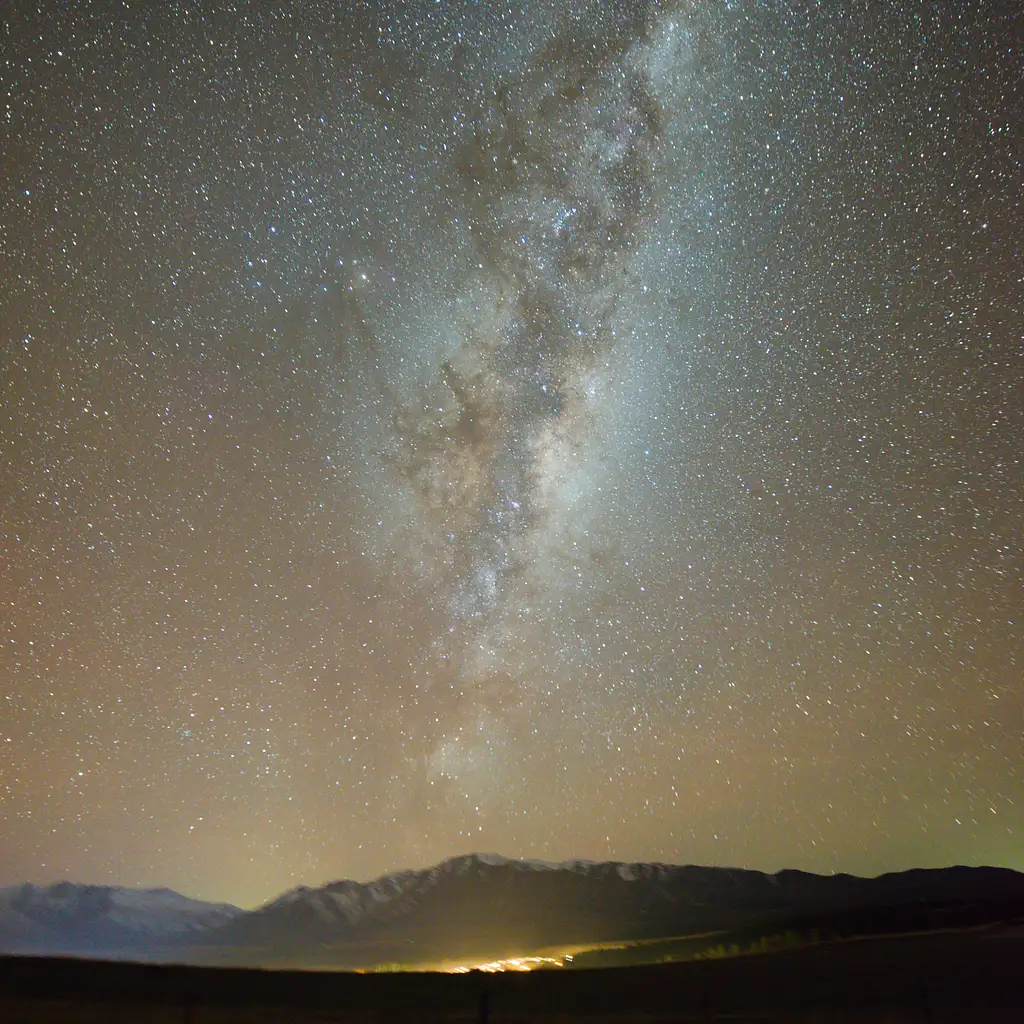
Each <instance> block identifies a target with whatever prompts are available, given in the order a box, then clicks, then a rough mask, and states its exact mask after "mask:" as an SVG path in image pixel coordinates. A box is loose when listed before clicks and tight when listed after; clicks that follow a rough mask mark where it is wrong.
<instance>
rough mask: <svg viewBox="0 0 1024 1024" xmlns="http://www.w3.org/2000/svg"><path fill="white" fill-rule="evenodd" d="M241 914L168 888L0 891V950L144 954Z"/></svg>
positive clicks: (67, 885)
mask: <svg viewBox="0 0 1024 1024" xmlns="http://www.w3.org/2000/svg"><path fill="white" fill-rule="evenodd" d="M241 913H243V911H241V910H239V908H238V907H233V906H231V905H230V904H227V903H204V902H202V901H201V900H193V899H189V898H188V897H187V896H182V895H181V894H180V893H177V892H173V891H172V890H170V889H125V888H120V887H114V886H105V885H75V884H73V883H71V882H58V883H57V884H56V885H49V886H37V885H28V884H26V885H14V886H9V887H7V888H3V889H0V952H5V953H40V952H45V953H74V952H104V953H123V954H129V955H130V954H132V953H138V954H145V953H146V951H147V950H148V949H149V948H151V947H153V946H154V945H162V944H166V943H175V944H176V943H179V942H181V941H182V940H185V939H187V937H190V936H195V935H196V934H197V933H199V932H203V931H208V930H210V929H212V928H216V927H217V926H218V925H222V924H224V923H225V922H226V921H229V920H230V919H231V918H233V917H235V916H237V915H239V914H241Z"/></svg>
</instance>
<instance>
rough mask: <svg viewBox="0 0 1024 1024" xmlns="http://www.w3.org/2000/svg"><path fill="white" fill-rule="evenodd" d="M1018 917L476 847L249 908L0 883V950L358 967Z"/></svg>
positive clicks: (968, 901) (845, 878) (963, 889)
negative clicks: (519, 856)
mask: <svg viewBox="0 0 1024 1024" xmlns="http://www.w3.org/2000/svg"><path fill="white" fill-rule="evenodd" d="M1014 917H1024V875H1022V874H1019V873H1017V872H1014V871H1010V870H1008V869H1001V868H968V867H952V868H942V869H932V870H916V871H906V872H900V873H895V874H887V875H882V876H880V877H878V878H858V877H855V876H852V875H828V876H825V875H813V874H807V873H805V872H801V871H781V872H779V873H778V874H773V875H769V874H764V873H762V872H759V871H748V870H740V869H733V868H707V867H694V866H686V867H681V866H674V865H667V864H643V863H641V864H625V863H617V862H607V863H593V862H589V861H569V862H566V863H564V864H549V863H545V862H540V861H514V860H508V859H506V858H504V857H500V856H497V855H493V854H472V855H468V856H464V857H456V858H454V859H452V860H447V861H445V862H443V863H442V864H439V865H437V866H436V867H433V868H429V869H425V870H422V871H402V872H398V873H396V874H392V875H386V876H384V877H382V878H379V879H377V880H376V881H373V882H369V883H360V882H352V881H340V882H333V883H331V884H329V885H326V886H323V887H322V888H315V889H313V888H305V887H302V888H298V889H294V890H292V891H290V892H287V893H285V894H283V895H282V896H280V897H278V898H277V899H275V900H273V901H272V902H270V903H268V904H266V905H265V906H263V907H261V908H260V909H258V910H254V911H249V912H245V911H240V910H238V909H237V908H235V907H231V906H227V905H225V904H209V903H200V902H198V901H195V900H188V899H186V898H185V897H183V896H180V895H178V894H177V893H171V892H169V891H167V890H150V891H146V892H136V891H133V890H127V889H108V888H102V887H94V886H73V885H70V884H68V883H63V884H62V885H59V886H51V887H49V888H48V889H38V888H36V887H33V886H18V887H13V888H9V889H5V890H0V952H3V951H14V952H36V953H49V952H56V951H80V952H88V953H93V954H100V955H115V956H128V957H134V958H138V959H172V960H178V961H192V962H202V963H220V964H224V963H234V964H276V965H284V964H289V965H302V966H324V967H326V966H335V967H358V966H368V965H371V964H377V963H382V962H395V963H428V962H436V961H437V960H441V959H459V958H477V957H478V958H487V957H491V956H499V955H503V954H508V953H525V952H530V951H533V950H537V949H540V948H543V947H551V946H559V945H563V946H569V945H573V944H587V943H595V942H612V941H637V940H647V939H655V938H663V937H667V936H681V935H693V934H697V933H705V932H720V933H726V934H738V935H739V934H747V935H750V934H755V933H757V932H758V931H764V932H766V933H767V932H770V931H773V930H778V929H782V928H791V927H801V928H811V927H813V926H818V925H820V926H822V927H827V928H831V929H833V930H836V931H838V932H842V931H843V930H844V929H845V930H847V931H849V932H853V933H860V934H868V933H878V932H892V931H896V930H900V929H902V930H913V929H926V928H937V927H943V926H963V925H965V924H978V923H984V922H986V921H996V920H1003V919H1007V920H1008V919H1012V918H1014Z"/></svg>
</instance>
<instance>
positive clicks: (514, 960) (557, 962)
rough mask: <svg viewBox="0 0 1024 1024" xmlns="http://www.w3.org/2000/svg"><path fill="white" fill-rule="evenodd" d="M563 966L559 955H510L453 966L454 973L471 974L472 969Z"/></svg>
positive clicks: (490, 971) (489, 971) (495, 970)
mask: <svg viewBox="0 0 1024 1024" xmlns="http://www.w3.org/2000/svg"><path fill="white" fill-rule="evenodd" d="M544 966H548V967H562V966H564V963H563V960H562V958H561V957H557V956H510V957H508V958H507V959H505V960H492V961H490V963H486V964H473V966H472V967H453V968H452V969H451V972H450V973H452V974H469V972H470V971H483V972H484V973H485V974H497V973H499V972H500V971H533V970H536V969H537V968H538V967H544Z"/></svg>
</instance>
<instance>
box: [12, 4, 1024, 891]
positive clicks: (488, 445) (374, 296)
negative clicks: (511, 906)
mask: <svg viewBox="0 0 1024 1024" xmlns="http://www.w3.org/2000/svg"><path fill="white" fill-rule="evenodd" d="M1022 40H1024V10H1022V8H1021V5H1019V4H1017V3H1010V2H1008V3H998V2H984V3H954V2H935V3H933V2H918V0H906V2H902V3H896V2H893V3H885V4H882V3H875V2H870V3H868V2H863V0H858V2H851V0H825V2H822V3H786V2H780V0H763V2H754V0H690V2H670V3H661V4H658V3H654V2H641V0H636V2H630V0H622V2H618V3H611V2H609V0H604V2H594V3H586V2H576V0H567V2H562V0H542V2H530V3H525V4H512V5H503V4H498V3H495V2H490V0H481V2H456V0H453V2H443V3H442V2H427V0H416V2H405V3H393V4H386V3H381V4H377V3H356V2H337V3H299V2H295V3H289V2H287V0H281V2H274V3H270V2H267V3H252V4H245V3H216V4H214V3H209V4H206V3H198V2H195V0H181V2H177V3H170V2H168V3H152V4H151V3H144V2H141V0H139V2H133V3H127V2H125V3H120V4H113V3H110V4H108V3H98V2H96V3H88V2H79V3H73V2H69V3H46V4H42V5H40V6H39V8H38V9H37V8H36V7H35V6H34V5H31V4H27V3H14V4H5V5H4V13H3V14H2V15H0V162H2V173H0V279H2V285H3V287H2V290H0V346H2V347H0V609H2V610H0V836H2V838H0V848H2V850H0V884H7V883H13V882H17V881H25V880H29V881H35V882H50V881H55V880H58V879H62V878H70V879H72V880H75V881H82V882H95V883H117V884H125V885H167V886H171V887H173V888H177V889H179V890H181V891H183V892H185V893H187V894H189V895H192V896H197V897H201V898H209V899H225V900H231V901H234V902H237V903H240V904H242V905H247V906H248V905H254V904H256V903H257V902H260V901H262V900H265V899H268V898H270V897H272V896H274V895H276V894H277V893H278V892H280V891H282V890H284V889H286V888H288V887H291V886H293V885H297V884H299V883H306V884H311V885H312V884H321V883H323V882H326V881H329V880H332V879H337V878H342V877H351V878H356V879H369V878H372V877H376V876H377V875H380V874H382V873H384V872H386V871H391V870H395V869H399V868H406V867H421V866H425V865H428V864H430V863H433V862H436V861H439V860H441V859H443V858H445V857H447V856H452V855H455V854H458V853H463V852H468V851H472V850H487V851H491V850H493V851H497V852H501V853H503V854H505V855H508V856H514V857H539V858H544V859H548V860H562V859H565V858H570V857H583V858H590V859H595V860H599V859H611V858H614V859H624V860H664V861H670V862H682V863H700V864H719V865H736V866H744V867H755V868H761V869H765V870H777V869H780V868H782V867H799V868H804V869H808V870H815V871H823V872H829V871H837V870H845V871H852V872H857V873H878V872H881V871H885V870H890V869H901V868H907V867H913V866H921V867H927V866H935V865H942V864H949V863H991V864H1002V865H1008V866H1011V867H1016V868H1018V869H1024V842H1022V840H1024V752H1022V751H1024V680H1022V672H1024V628H1022V615H1024V607H1022V606H1024V578H1022V577H1024V553H1022V538H1024V493H1022V487H1024V466H1022V453H1024V399H1022V387H1021V382H1022V377H1024V252H1022V248H1024V246H1022V239H1024V142H1022V128H1024V113H1022V112H1024V42H1022Z"/></svg>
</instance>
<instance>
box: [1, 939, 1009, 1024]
mask: <svg viewBox="0 0 1024 1024" xmlns="http://www.w3.org/2000/svg"><path fill="white" fill-rule="evenodd" d="M1022 1019H1024V928H1019V927H1010V926H994V927H991V928H978V929H972V930H965V931H960V932H942V933H935V934H930V935H913V936H899V937H886V938H879V939H859V940H856V941H848V942H839V943H834V944H823V945H819V946H813V947H809V948H803V949H792V950H781V951H775V952H765V953H762V954H760V955H748V956H735V957H726V958H722V959H709V960H701V961H694V962H688V963H671V964H657V965H647V966H634V967H622V968H610V969H605V970H579V971H576V970H549V971H535V972H530V973H522V974H516V973H510V974H479V973H470V974H462V975H445V974H430V973H400V974H345V973H330V972H308V971H307V972H304V971H260V970H248V969H246V970H241V969H213V968H197V967H179V966H153V965H140V964H127V963H108V962H96V961H87V960H73V959H60V958H19V957H9V958H0V1020H2V1021H3V1022H5V1024H21V1022H25V1024H28V1022H32V1024H58V1022H59V1024H100V1022H103V1024H129V1022H131V1024H170V1022H174V1024H269V1022H270V1021H274V1022H284V1021H291V1022H296V1024H306V1022H309V1024H312V1022H318V1024H326V1022H342V1021H348V1022H378V1021H381V1022H382V1021H389V1022H390V1021H393V1022H413V1021H429V1022H433V1024H441V1022H452V1024H454V1022H465V1024H470V1022H482V1024H498V1022H508V1024H512V1022H517V1024H520V1022H521V1024H526V1022H545V1021H548V1022H556V1021H557V1022H562V1024H567V1022H570V1021H572V1022H576V1021H580V1022H582V1021H594V1022H600V1024H618V1022H624V1021H647V1022H655V1021H658V1022H667V1021H714V1020H719V1021H729V1022H730V1024H743V1022H747V1021H750V1022H753V1021H758V1022H768V1021H805V1022H811V1021H849V1022H854V1021H857V1022H860V1021H865V1022H867V1021H872V1022H883V1021H892V1022H896V1021H915V1022H935V1024H938V1022H953V1021H960V1022H968V1021H971V1022H973V1021H999V1022H1002V1021H1007V1022H1009V1021H1020V1020H1022Z"/></svg>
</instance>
